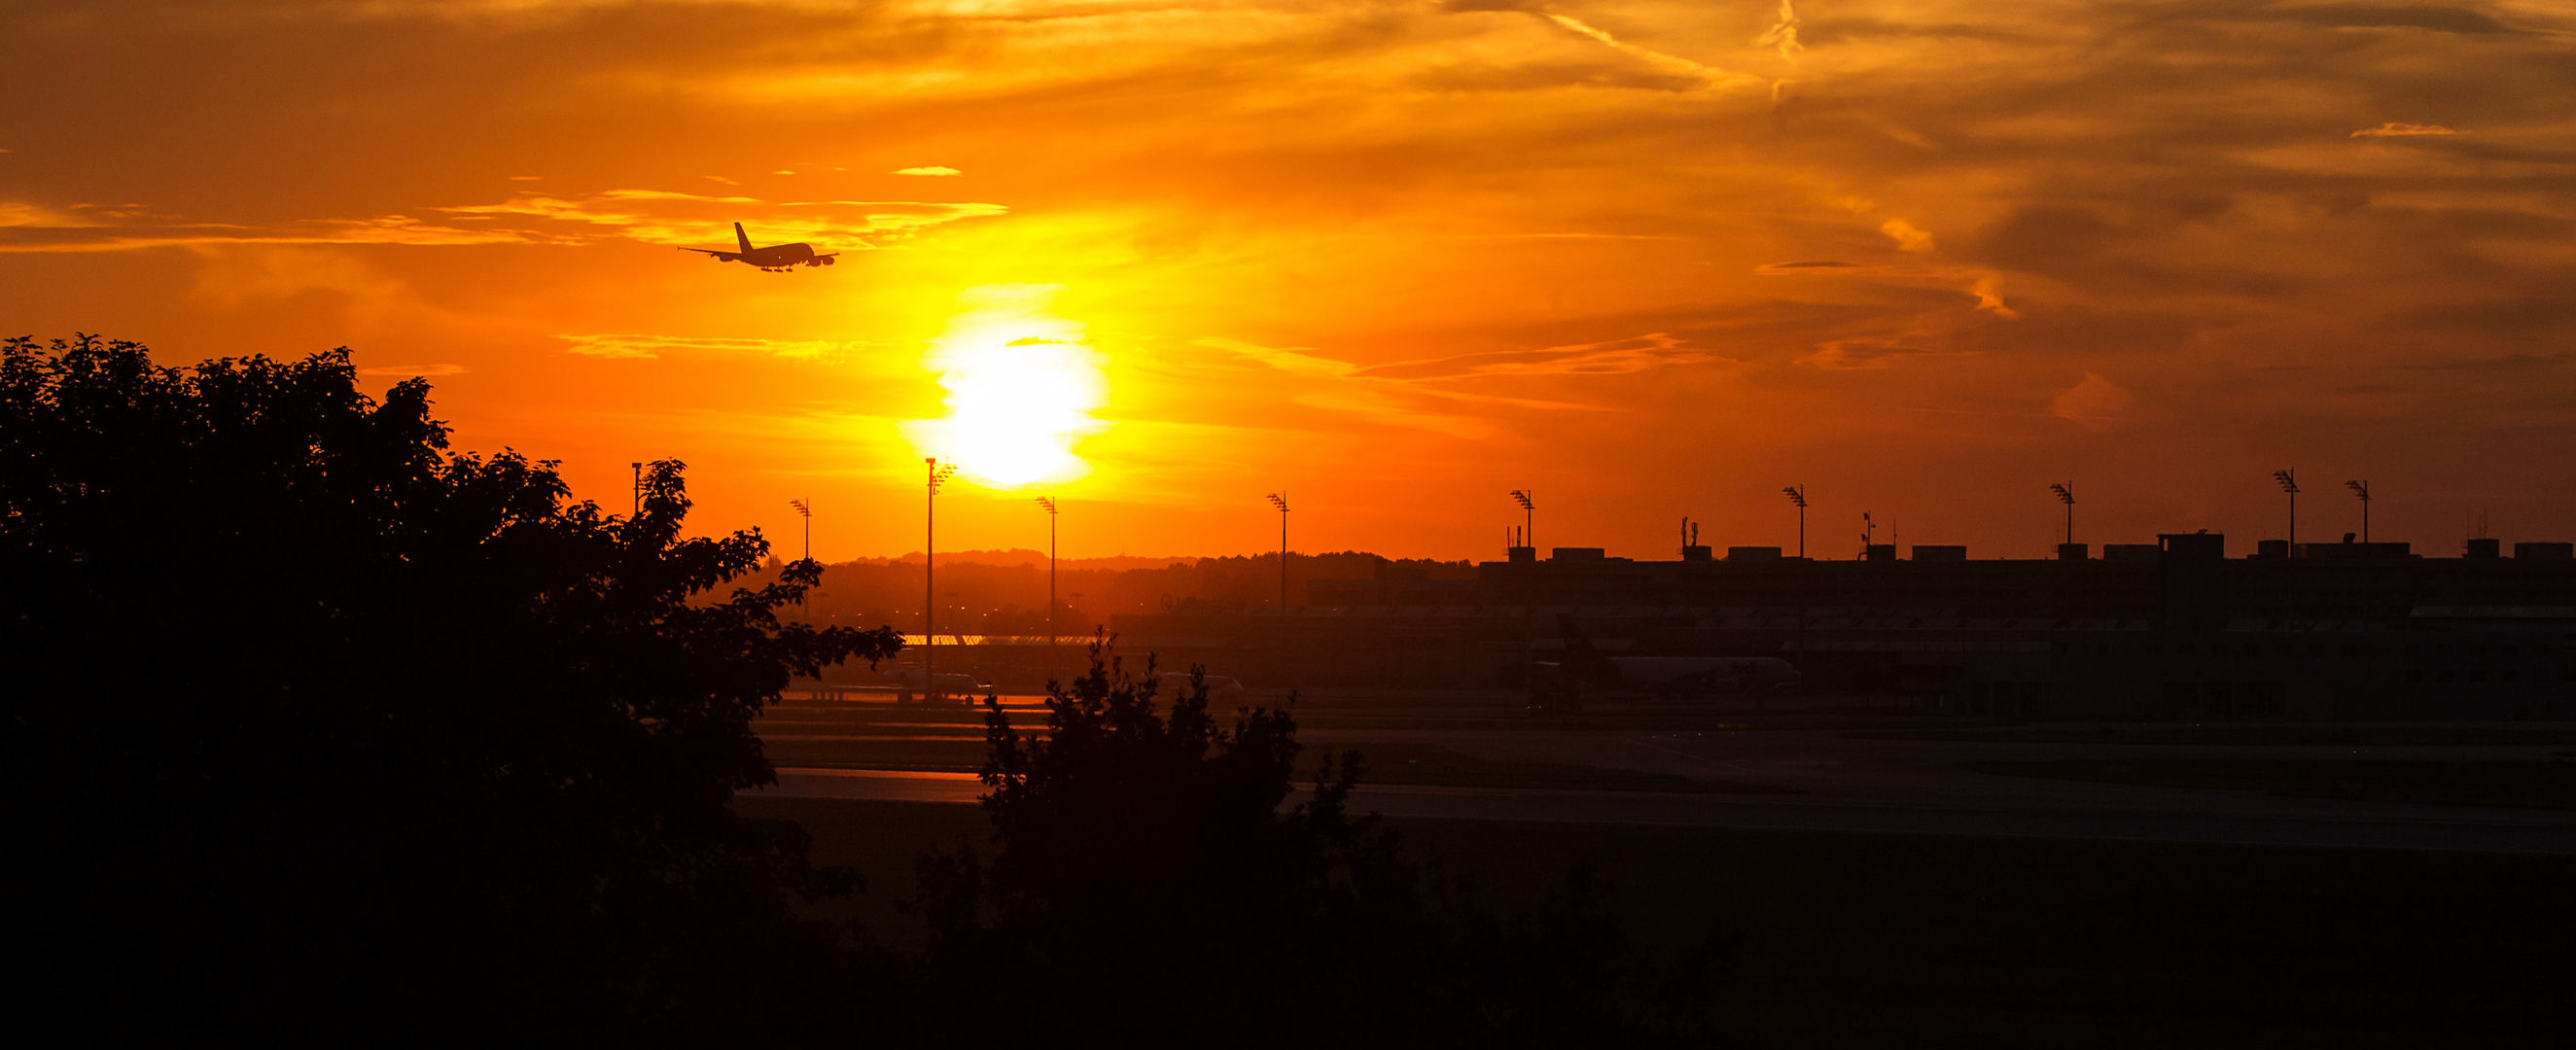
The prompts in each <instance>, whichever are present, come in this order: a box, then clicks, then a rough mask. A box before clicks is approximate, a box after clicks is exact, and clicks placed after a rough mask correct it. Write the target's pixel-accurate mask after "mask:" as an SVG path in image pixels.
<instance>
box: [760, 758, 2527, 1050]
mask: <svg viewBox="0 0 2576 1050" xmlns="http://www.w3.org/2000/svg"><path fill="white" fill-rule="evenodd" d="M737 805H738V806H739V807H740V808H741V809H742V810H743V811H744V812H746V813H749V814H753V815H758V816H774V817H786V818H791V819H795V820H797V821H800V822H802V823H803V824H804V825H805V827H806V828H807V829H808V830H809V831H811V832H812V833H813V835H814V837H815V842H816V859H817V860H819V861H821V862H824V863H831V864H840V865H846V866H849V867H852V868H856V869H858V870H859V871H860V872H861V873H863V874H864V875H865V876H866V877H867V880H868V892H867V893H866V894H865V895H864V896H863V897H862V898H861V899H860V900H858V901H857V902H854V903H852V904H850V905H846V906H841V907H835V908H834V909H832V910H833V911H834V912H835V913H837V914H842V915H848V916H851V917H855V918H859V919H862V920H863V921H865V922H866V923H867V924H868V925H869V926H870V927H871V928H872V929H874V930H875V931H876V933H877V935H878V936H879V937H881V938H884V939H886V940H889V941H892V942H894V943H898V944H904V943H909V942H911V941H913V940H915V939H917V937H918V926H917V923H916V921H915V920H914V919H912V917H910V916H909V915H906V914H904V913H903V912H902V911H901V909H900V908H899V907H898V906H897V902H899V901H901V900H903V899H904V898H907V897H910V896H911V895H912V892H913V874H912V871H913V868H912V864H913V858H914V857H915V856H916V855H918V854H919V852H920V851H921V850H922V849H923V848H924V847H926V846H929V845H932V844H934V843H940V844H954V843H956V842H957V841H959V840H960V839H962V838H965V837H969V836H972V837H973V838H974V839H975V840H976V841H978V842H980V841H981V840H982V836H983V830H984V824H983V815H982V812H981V811H980V810H978V809H976V808H974V807H972V806H961V805H944V804H926V803H905V802H880V801H859V800H842V799H815V798H781V797H760V798H752V797H746V798H743V799H742V800H740V801H739V802H738V803H737ZM1396 827H1398V828H1399V829H1400V830H1401V831H1402V833H1403V834H1404V835H1405V837H1406V841H1407V842H1408V844H1409V845H1410V846H1411V847H1412V848H1413V849H1414V850H1416V851H1418V852H1420V853H1422V854H1426V855H1431V856H1437V857H1439V858H1442V860H1443V861H1444V862H1445V863H1446V864H1447V865H1448V866H1449V867H1450V868H1451V869H1452V870H1455V871H1463V872H1467V873H1471V874H1472V875H1473V876H1474V877H1475V878H1476V879H1477V880H1478V883H1479V885H1480V886H1481V887H1482V891H1481V896H1482V898H1483V899H1484V900H1485V901H1486V902H1487V904H1488V905H1489V906H1491V907H1494V908H1496V909H1498V910H1505V911H1509V910H1515V909H1518V908H1521V907H1525V906H1527V905H1528V904H1529V903H1531V902H1533V901H1535V900H1536V899H1537V898H1538V897H1539V895H1541V894H1543V893H1544V892H1546V891H1547V890H1548V889H1549V888H1551V887H1552V886H1554V885H1556V884H1557V883H1558V881H1559V880H1561V879H1562V877H1563V875H1564V873H1565V871H1566V870H1567V868H1568V866H1569V865H1571V864H1573V863H1574V862H1575V861H1576V860H1577V859H1578V858H1581V859H1586V860H1588V861H1589V862H1590V863H1591V864H1592V867H1593V870H1594V872H1595V873H1596V874H1597V875H1599V876H1600V877H1601V878H1602V879H1603V880H1605V881H1606V882H1607V883H1609V884H1610V886H1611V887H1612V893H1613V897H1612V900H1611V904H1612V906H1613V907H1614V909H1615V910H1616V911H1617V912H1618V913H1619V914H1620V915H1621V916H1622V918H1623V920H1624V922H1625V924H1626V926H1627V928H1628V930H1629V932H1630V934H1631V936H1632V938H1633V939H1634V940H1635V941H1636V942H1638V943H1639V944H1640V945H1641V947H1643V948H1644V949H1646V950H1647V951H1649V952H1668V951H1673V950H1678V949H1679V948H1681V947H1683V946H1685V945H1687V944H1690V943H1695V942H1696V941H1697V940H1698V938H1699V937H1700V936H1701V935H1702V934H1703V933H1704V932H1705V931H1706V930H1708V929H1710V928H1711V927H1723V928H1726V929H1731V930H1734V931H1737V932H1738V933H1740V934H1741V938H1742V939H1741V941H1740V944H1739V947H1738V949H1737V953H1736V959H1735V964H1734V968H1733V975H1732V976H1731V978H1730V979H1729V983H1728V985H1727V988H1726V996H1725V1000H1726V1010H1727V1013H1728V1015H1729V1017H1730V1021H1729V1029H1730V1031H1731V1033H1732V1037H1733V1042H1734V1044H1735V1045H1742V1046H1751V1047H1916V1046H1962V1047H1965V1046H1976V1047H1998V1046H2029V1047H2176V1046H2195V1045H2196V1046H2283V1047H2292V1046H2296V1047H2307V1046H2318V1047H2324V1046H2333V1047H2383V1046H2384V1047H2419V1046H2457V1047H2521V1046H2530V1047H2543V1046H2547V1047H2562V1046H2567V1045H2570V1044H2569V1042H2568V1038H2569V1032H2571V1031H2576V1025H2571V1023H2570V1021H2569V1017H2570V1016H2576V1014H2571V1004H2576V859H2570V858H2566V857H2553V856H2530V855H2503V854H2481V853H2465V852H2443V853H2432V852H2402V851H2393V850H2361V849H2296V848H2283V847H2263V846H2230V845H2202V844H2186V843H2138V842H2103V841H2074V840H2049V839H2032V838H1969V837H1938V836H1917V835H1864V834H1839V833H1830V832H1802V831H1757V830H1737V829H1726V828H1675V827H1638V826H1587V825H1574V824H1535V823H1517V822H1506V821H1476V820H1432V819H1421V818H1413V819H1406V820H1402V821H1398V822H1396ZM1361 1042H1362V1043H1365V1040H1364V1039H1363V1040H1361Z"/></svg>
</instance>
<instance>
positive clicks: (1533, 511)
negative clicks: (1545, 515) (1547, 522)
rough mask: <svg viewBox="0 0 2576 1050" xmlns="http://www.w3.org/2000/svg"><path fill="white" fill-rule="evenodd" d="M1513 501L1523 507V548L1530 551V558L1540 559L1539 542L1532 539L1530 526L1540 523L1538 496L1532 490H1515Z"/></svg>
mask: <svg viewBox="0 0 2576 1050" xmlns="http://www.w3.org/2000/svg"><path fill="white" fill-rule="evenodd" d="M1512 501H1513V502H1515V503H1518V504H1520V505H1521V546H1524V547H1527V548H1529V549H1530V557H1533V558H1535V557H1538V542H1537V541H1536V540H1532V539H1530V526H1532V525H1534V524H1537V523H1538V502H1537V501H1538V495H1537V493H1536V492H1535V491H1533V490H1530V489H1513V490H1512Z"/></svg>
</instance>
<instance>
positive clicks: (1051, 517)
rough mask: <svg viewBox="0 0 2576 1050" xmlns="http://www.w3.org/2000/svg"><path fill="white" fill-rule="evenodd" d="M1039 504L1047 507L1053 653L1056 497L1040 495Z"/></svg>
mask: <svg viewBox="0 0 2576 1050" xmlns="http://www.w3.org/2000/svg"><path fill="white" fill-rule="evenodd" d="M1038 506H1041V507H1045V508H1046V512H1047V652H1048V653H1050V654H1052V653H1053V652H1055V646H1056V630H1055V517H1056V506H1055V497H1053V496H1040V497H1038ZM1047 673H1049V674H1053V673H1055V663H1054V661H1053V660H1049V661H1048V662H1047Z"/></svg>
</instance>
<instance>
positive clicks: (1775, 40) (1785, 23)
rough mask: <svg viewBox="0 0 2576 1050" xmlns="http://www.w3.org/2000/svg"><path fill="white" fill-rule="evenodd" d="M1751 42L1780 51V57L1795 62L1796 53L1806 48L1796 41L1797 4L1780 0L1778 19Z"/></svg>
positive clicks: (1788, 0)
mask: <svg viewBox="0 0 2576 1050" xmlns="http://www.w3.org/2000/svg"><path fill="white" fill-rule="evenodd" d="M1753 42H1754V43H1756V44H1759V45H1762V46H1764V47H1769V48H1773V49H1776V50H1778V51H1779V52H1780V57H1781V58H1785V59H1788V60H1789V61H1791V62H1796V61H1797V60H1798V53H1799V52H1801V51H1805V50H1806V49H1807V46H1806V45H1805V44H1801V43H1799V42H1798V8H1797V5H1796V4H1795V3H1793V2H1791V0H1780V14H1779V17H1778V19H1777V20H1775V21H1773V22H1772V23H1771V28H1770V29H1768V30H1765V31H1764V32H1763V34H1762V35H1761V36H1758V37H1755V38H1753Z"/></svg>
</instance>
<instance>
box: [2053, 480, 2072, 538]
mask: <svg viewBox="0 0 2576 1050" xmlns="http://www.w3.org/2000/svg"><path fill="white" fill-rule="evenodd" d="M2048 491H2050V492H2054V493H2056V494H2057V501H2058V502H2060V503H2063V504H2066V542H2067V543H2068V544H2069V545H2072V544H2074V542H2075V483H2074V482H2072V481H2070V482H2067V483H2066V484H2063V485H2050V486H2049V487H2048Z"/></svg>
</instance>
